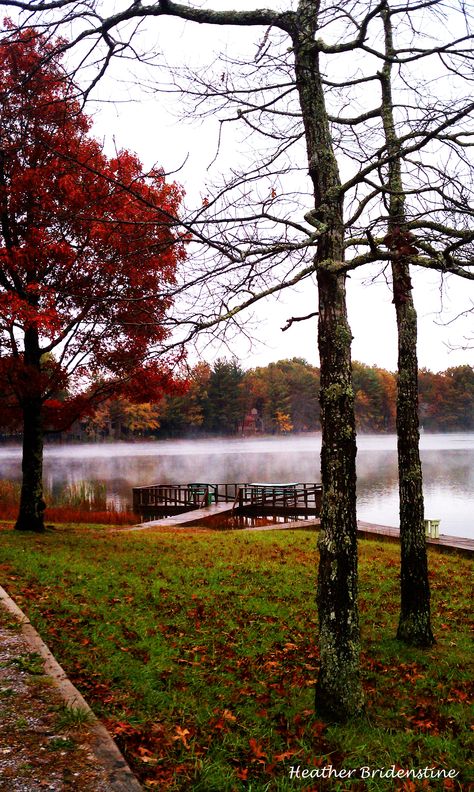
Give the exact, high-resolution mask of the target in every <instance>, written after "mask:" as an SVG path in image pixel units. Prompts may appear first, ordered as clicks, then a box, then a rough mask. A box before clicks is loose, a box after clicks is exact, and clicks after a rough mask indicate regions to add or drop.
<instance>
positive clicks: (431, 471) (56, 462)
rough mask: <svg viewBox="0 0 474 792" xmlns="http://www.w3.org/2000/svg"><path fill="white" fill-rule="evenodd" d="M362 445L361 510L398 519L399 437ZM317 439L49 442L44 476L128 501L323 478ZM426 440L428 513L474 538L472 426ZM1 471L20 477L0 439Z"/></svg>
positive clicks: (16, 457)
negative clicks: (97, 486) (182, 489)
mask: <svg viewBox="0 0 474 792" xmlns="http://www.w3.org/2000/svg"><path fill="white" fill-rule="evenodd" d="M358 446H359V451H358V457H357V470H358V486H357V491H358V516H359V518H360V519H362V520H367V521H369V522H374V523H380V524H382V525H397V522H398V492H397V455H396V437H395V436H394V435H361V436H359V438H358ZM320 447H321V440H320V435H317V434H309V435H304V436H288V437H274V438H273V437H271V438H236V439H229V440H189V441H186V440H174V441H158V442H151V443H107V444H105V443H104V444H91V445H63V446H49V447H48V448H47V449H46V452H45V482H46V485H47V486H48V488H49V489H51V490H53V491H54V490H57V488H58V487H61V486H64V485H65V484H73V483H74V482H77V481H87V480H89V481H92V480H99V481H103V482H105V483H106V485H107V497H108V502H109V503H114V504H115V505H116V506H122V508H124V507H126V506H129V505H130V501H131V488H132V487H133V486H140V485H145V484H157V483H159V484H172V483H183V484H185V483H187V482H189V481H209V482H219V483H225V482H233V481H269V482H275V481H319V479H320V473H319V452H320ZM421 448H422V462H423V473H424V480H425V503H426V516H427V517H431V518H439V519H441V532H442V533H447V534H452V535H457V536H469V537H473V538H474V520H473V519H472V515H473V514H474V486H473V485H474V434H472V433H471V434H461V433H459V434H445V435H442V434H438V435H427V434H424V435H423V436H422V440H421ZM0 478H2V479H11V480H19V478H20V449H19V448H18V447H13V446H10V447H8V446H3V447H0Z"/></svg>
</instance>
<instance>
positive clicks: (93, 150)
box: [0, 28, 186, 531]
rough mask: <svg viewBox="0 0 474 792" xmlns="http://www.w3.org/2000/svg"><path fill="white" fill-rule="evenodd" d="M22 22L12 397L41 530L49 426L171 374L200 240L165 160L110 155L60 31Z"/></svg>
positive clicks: (5, 293)
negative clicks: (66, 62) (180, 299)
mask: <svg viewBox="0 0 474 792" xmlns="http://www.w3.org/2000/svg"><path fill="white" fill-rule="evenodd" d="M10 33H11V35H10V36H9V37H8V38H7V39H4V40H3V41H2V42H0V346H1V358H0V368H1V372H0V373H1V374H2V382H3V388H2V393H1V396H2V399H1V402H0V404H2V405H3V409H2V413H3V420H2V423H4V424H5V423H7V422H9V421H10V422H11V420H12V419H13V416H14V415H15V413H19V414H20V416H21V421H22V424H23V458H22V471H23V483H22V491H21V502H20V511H19V516H18V520H17V523H16V526H15V527H16V528H17V529H19V530H34V531H41V530H43V529H44V521H43V512H44V508H45V504H44V501H43V488H42V459H43V435H44V428H45V426H46V425H47V424H49V425H51V423H52V422H54V424H55V425H56V426H64V427H65V426H66V425H67V424H70V423H71V422H72V421H73V420H74V418H76V417H78V416H79V415H80V414H81V413H83V412H84V411H85V410H87V409H90V408H91V405H94V404H96V403H97V401H98V400H99V399H101V398H105V397H106V396H110V395H113V394H114V393H117V391H118V390H120V389H123V388H124V387H126V388H127V391H128V393H127V395H128V396H129V397H130V395H131V394H132V395H135V396H136V397H137V398H138V397H143V396H144V395H145V393H144V390H145V391H147V394H148V397H149V393H150V391H153V389H155V392H156V389H157V388H159V387H161V388H163V387H166V382H167V378H169V372H168V371H167V369H166V366H165V365H164V363H157V362H156V358H153V356H152V353H153V350H156V349H157V347H159V345H160V343H161V342H163V340H164V338H165V337H166V335H167V331H166V330H165V329H164V326H163V325H164V317H165V313H166V311H167V309H169V307H170V305H171V299H170V296H169V294H170V286H171V285H172V284H173V282H174V277H175V270H176V266H177V263H178V262H179V261H180V260H181V259H183V258H184V255H185V252H184V248H185V241H186V240H185V239H183V238H181V237H180V236H179V235H178V234H177V233H176V232H175V230H174V223H173V218H174V217H176V214H177V211H178V208H179V205H180V201H181V197H182V194H181V190H180V188H179V187H178V186H177V185H176V184H169V183H167V182H166V180H165V177H164V174H163V172H162V171H160V170H156V169H155V170H154V171H152V172H151V173H149V174H147V175H146V176H144V175H143V172H142V167H141V164H140V162H139V160H138V159H137V158H136V157H135V156H134V155H132V154H130V153H129V152H126V151H121V152H120V153H118V154H117V155H116V156H114V157H113V158H107V157H106V156H105V154H104V153H103V151H102V148H101V145H100V144H99V143H98V142H97V140H95V139H94V138H93V137H92V136H91V134H90V126H91V124H90V121H89V119H88V118H87V117H86V116H85V115H84V113H83V112H82V111H81V108H80V106H79V104H78V102H77V100H76V98H75V94H76V93H77V92H76V91H75V87H74V85H73V83H72V82H71V80H70V79H69V78H68V75H67V73H66V72H65V70H64V69H63V67H62V65H61V58H60V56H58V55H57V54H55V48H54V45H53V44H52V43H50V42H48V40H47V39H46V37H45V36H43V35H41V34H40V33H38V32H36V31H33V30H26V31H14V30H13V28H12V30H11V31H10ZM154 361H155V362H154ZM138 387H140V393H139V392H138V391H137V388H138ZM60 394H62V395H61V396H60Z"/></svg>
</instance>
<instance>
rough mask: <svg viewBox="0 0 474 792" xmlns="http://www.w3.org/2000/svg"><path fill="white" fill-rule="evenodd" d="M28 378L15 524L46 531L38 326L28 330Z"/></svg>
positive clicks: (26, 341) (18, 529) (24, 394)
mask: <svg viewBox="0 0 474 792" xmlns="http://www.w3.org/2000/svg"><path fill="white" fill-rule="evenodd" d="M24 358H25V380H26V381H25V382H24V384H23V394H22V397H21V406H22V410H23V455H22V462H21V468H22V474H23V478H22V485H21V496H20V509H19V514H18V518H17V521H16V524H15V529H16V530H17V531H35V532H42V531H44V510H45V502H44V500H43V426H42V415H41V412H42V404H43V401H42V397H41V392H40V382H41V362H40V361H41V353H40V349H39V340H38V333H37V330H36V329H35V328H28V329H27V330H26V331H25V354H24Z"/></svg>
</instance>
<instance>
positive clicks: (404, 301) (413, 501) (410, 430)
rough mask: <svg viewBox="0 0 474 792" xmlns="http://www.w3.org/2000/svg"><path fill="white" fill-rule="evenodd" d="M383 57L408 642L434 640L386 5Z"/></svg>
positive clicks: (409, 243)
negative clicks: (384, 58) (396, 334)
mask: <svg viewBox="0 0 474 792" xmlns="http://www.w3.org/2000/svg"><path fill="white" fill-rule="evenodd" d="M383 20H384V28H385V51H386V54H387V56H388V57H387V60H386V61H385V65H384V67H383V69H382V72H381V73H380V75H379V77H380V81H381V86H382V115H383V123H384V131H385V138H386V143H387V148H388V152H389V154H391V155H392V158H391V161H390V163H389V174H388V187H389V198H388V207H389V221H388V235H387V244H388V246H389V247H390V251H391V254H392V261H391V267H392V280H393V302H394V305H395V311H396V316H397V329H398V377H397V444H398V479H399V500H400V546H401V565H400V587H401V590H400V593H401V603H400V620H399V625H398V631H397V638H399V639H401V640H403V641H405V642H406V643H408V644H410V645H412V646H431V645H432V644H433V643H434V638H433V633H432V630H431V616H430V587H429V580H428V559H427V553H426V539H425V528H424V500H423V476H422V469H421V460H420V450H419V445H420V432H419V422H418V360H417V351H416V347H417V316H416V310H415V306H414V302H413V295H412V284H411V279H410V266H409V261H410V253H411V252H413V253H416V249H415V248H414V246H413V239H412V237H411V235H410V233H409V231H408V229H407V221H406V208H405V195H404V191H403V179H402V173H401V157H400V145H399V140H398V136H397V133H396V127H395V121H394V113H393V100H392V91H391V88H392V86H391V72H392V66H391V63H392V61H391V57H393V55H394V50H393V34H392V25H391V16H390V9H389V7H388V4H387V5H386V7H385V9H384V11H383Z"/></svg>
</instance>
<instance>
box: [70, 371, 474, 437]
mask: <svg viewBox="0 0 474 792" xmlns="http://www.w3.org/2000/svg"><path fill="white" fill-rule="evenodd" d="M353 373H354V392H355V403H356V416H357V424H358V429H359V431H362V432H393V431H395V398H396V375H395V374H393V373H392V372H390V371H386V370H384V369H380V368H376V367H373V366H366V365H364V364H363V363H357V362H355V363H354V364H353ZM419 389H420V406H419V414H420V424H421V426H422V427H423V428H424V429H425V430H427V431H456V430H457V431H469V430H474V369H473V368H472V367H471V366H468V365H464V366H456V367H454V368H450V369H447V371H443V372H441V373H438V374H434V373H433V372H431V371H427V370H426V369H422V370H421V371H420V377H419ZM181 390H182V392H181V393H179V395H176V394H175V395H165V396H163V397H162V398H161V399H160V400H159V401H158V402H156V403H146V404H138V405H137V404H132V403H131V402H129V401H127V400H126V399H115V400H113V401H110V402H106V403H104V404H103V405H102V406H101V407H100V408H99V409H98V410H97V412H96V413H95V415H94V416H92V417H90V418H88V419H86V420H83V421H81V424H80V426H76V427H75V430H74V433H73V436H74V437H75V438H76V439H83V440H85V439H89V440H94V439H95V440H103V439H107V438H113V439H117V440H118V439H126V438H129V439H133V438H137V437H160V438H165V437H189V436H207V435H227V436H229V435H242V434H244V435H255V434H284V433H289V432H313V431H318V430H319V429H320V423H319V403H318V392H319V369H318V368H316V367H314V366H311V365H309V363H307V362H306V361H305V360H303V359H301V358H292V359H291V360H280V361H278V362H277V363H270V364H269V365H268V366H264V367H259V368H254V369H250V370H248V371H245V370H244V369H243V368H242V366H241V364H240V363H239V362H238V361H237V360H235V359H233V360H226V359H221V360H217V361H216V362H215V363H214V364H213V365H212V366H211V365H208V364H207V363H199V364H197V365H196V366H195V367H194V368H193V369H192V370H191V372H190V374H189V377H188V380H187V384H186V386H185V387H184V389H181ZM69 437H71V434H69Z"/></svg>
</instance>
